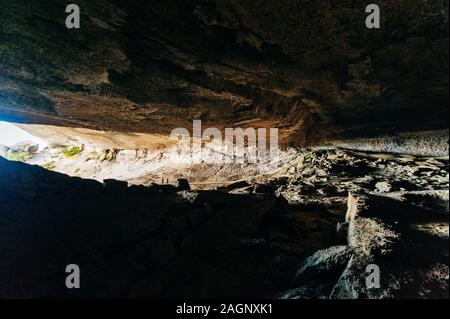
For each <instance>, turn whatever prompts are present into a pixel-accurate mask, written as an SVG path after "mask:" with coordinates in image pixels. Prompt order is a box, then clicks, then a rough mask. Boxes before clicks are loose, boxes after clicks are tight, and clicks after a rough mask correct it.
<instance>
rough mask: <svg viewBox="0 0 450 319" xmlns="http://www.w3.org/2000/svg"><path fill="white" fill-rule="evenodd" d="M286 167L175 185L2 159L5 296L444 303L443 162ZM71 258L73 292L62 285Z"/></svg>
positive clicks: (299, 162) (0, 279)
mask: <svg viewBox="0 0 450 319" xmlns="http://www.w3.org/2000/svg"><path fill="white" fill-rule="evenodd" d="M290 163H291V165H290V166H289V167H281V168H280V170H279V171H278V172H276V173H274V174H273V175H272V176H258V177H257V176H253V177H254V179H253V181H250V180H249V182H248V183H246V184H244V183H241V185H240V186H243V185H250V186H247V187H242V188H237V189H235V188H229V189H223V190H221V191H217V190H209V191H195V190H191V191H188V190H183V191H179V189H178V188H177V187H176V186H174V185H170V184H164V185H156V184H152V185H149V186H142V185H141V186H136V185H133V186H130V187H128V188H127V185H126V183H124V182H117V181H107V182H106V183H105V184H104V185H102V184H101V183H99V182H96V181H90V180H84V179H81V178H75V177H68V176H65V175H62V174H58V173H54V172H49V171H47V170H44V169H42V168H39V167H35V166H34V167H33V166H30V165H26V164H23V163H14V162H8V161H6V160H4V159H2V158H0V190H1V192H0V283H2V285H0V296H1V297H51V296H57V297H148V298H162V297H179V298H185V297H191V298H193V297H198V298H207V297H208V298H210V297H211V298H214V297H216V298H219V297H230V298H231V297H234V298H238V297H268V296H269V297H278V298H393V297H399V298H448V278H449V266H448V256H449V246H448V240H449V213H448V208H449V190H448V187H449V185H448V184H449V162H448V159H442V158H423V157H412V156H409V155H408V156H399V155H387V154H373V153H371V154H365V153H356V152H351V151H346V150H339V149H312V150H309V151H307V152H305V153H303V154H302V155H301V156H300V157H299V158H298V159H296V160H292V161H291V162H290ZM379 182H385V183H389V184H390V185H391V189H390V192H388V193H386V192H385V191H380V190H379V189H378V188H376V185H377V184H378V183H379ZM71 263H77V264H79V265H80V266H81V269H82V285H83V289H81V290H80V291H75V292H73V291H68V290H67V289H65V285H64V280H65V275H66V274H65V272H64V270H65V266H66V265H67V264H71ZM372 264H376V265H378V266H379V268H380V271H381V277H380V279H381V282H380V288H377V289H367V287H366V276H367V272H366V269H367V266H368V265H372Z"/></svg>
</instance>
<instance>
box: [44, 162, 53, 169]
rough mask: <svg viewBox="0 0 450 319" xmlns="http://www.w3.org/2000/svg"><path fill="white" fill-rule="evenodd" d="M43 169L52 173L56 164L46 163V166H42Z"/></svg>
mask: <svg viewBox="0 0 450 319" xmlns="http://www.w3.org/2000/svg"><path fill="white" fill-rule="evenodd" d="M42 167H43V168H45V169H46V170H49V171H52V170H54V169H55V163H49V162H45V163H44V164H42Z"/></svg>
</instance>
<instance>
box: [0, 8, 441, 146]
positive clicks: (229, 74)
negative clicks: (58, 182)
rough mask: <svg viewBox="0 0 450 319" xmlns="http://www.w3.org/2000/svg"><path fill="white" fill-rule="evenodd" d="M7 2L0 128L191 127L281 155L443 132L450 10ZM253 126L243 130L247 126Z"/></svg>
mask: <svg viewBox="0 0 450 319" xmlns="http://www.w3.org/2000/svg"><path fill="white" fill-rule="evenodd" d="M69 3H71V2H70V1H64V0H56V1H38V0H33V1H28V3H27V5H26V6H25V5H23V3H21V2H17V1H9V0H1V1H0V70H1V72H0V115H1V116H2V117H7V118H8V119H15V120H21V121H28V122H34V123H36V122H41V123H55V124H58V125H68V126H77V127H80V126H86V127H90V128H101V129H110V130H116V131H139V132H159V133H167V132H170V130H172V129H173V128H176V127H180V126H183V127H189V124H190V123H191V120H192V119H202V120H203V121H204V122H205V123H209V124H215V125H216V126H222V125H232V124H236V123H239V122H242V121H249V120H252V121H251V122H250V123H251V124H250V125H253V126H280V127H283V128H284V133H283V134H284V135H283V138H285V140H286V142H291V143H295V144H304V143H308V142H312V141H316V140H318V139H322V138H329V137H330V136H331V137H333V138H336V137H337V136H339V137H355V136H361V135H378V134H390V133H394V132H402V131H413V132H417V131H422V130H429V129H440V128H448V92H447V89H448V1H445V0H433V1H403V0H396V1H378V2H377V3H378V4H379V5H380V7H381V12H382V15H381V17H382V28H381V29H379V30H374V29H372V30H369V29H367V28H366V27H365V23H364V22H365V19H366V13H365V6H366V5H367V1H360V0H358V1H347V0H340V1H332V2H330V1H293V0H281V1H271V0H239V1H237V0H216V1H212V0H211V1H203V0H202V1H200V0H194V1H188V0H176V1H165V0H164V1H163V0H158V1H146V0H136V1H128V0H127V1H125V0H112V1H105V0H101V1H86V0H80V1H77V3H78V4H79V5H80V7H81V11H82V19H81V29H79V30H67V29H66V28H65V23H64V21H65V18H66V13H65V12H64V11H65V6H66V5H67V4H69ZM247 123H249V122H247Z"/></svg>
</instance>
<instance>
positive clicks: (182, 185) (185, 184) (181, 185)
mask: <svg viewBox="0 0 450 319" xmlns="http://www.w3.org/2000/svg"><path fill="white" fill-rule="evenodd" d="M177 189H178V191H190V190H191V186H190V185H189V181H188V180H187V179H185V178H180V179H178V186H177Z"/></svg>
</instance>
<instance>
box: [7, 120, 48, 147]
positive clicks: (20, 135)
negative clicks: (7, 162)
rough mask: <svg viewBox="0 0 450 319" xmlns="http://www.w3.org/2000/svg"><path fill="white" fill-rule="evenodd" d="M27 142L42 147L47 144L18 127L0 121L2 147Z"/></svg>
mask: <svg viewBox="0 0 450 319" xmlns="http://www.w3.org/2000/svg"><path fill="white" fill-rule="evenodd" d="M25 141H32V142H34V143H36V144H39V145H40V146H41V145H44V144H45V143H44V141H42V140H41V139H40V138H37V137H35V136H33V135H31V134H28V133H27V132H25V131H24V130H22V129H20V128H18V127H17V126H15V125H13V124H11V123H8V122H1V121H0V145H6V146H8V147H9V146H13V145H15V144H17V143H20V142H25Z"/></svg>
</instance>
